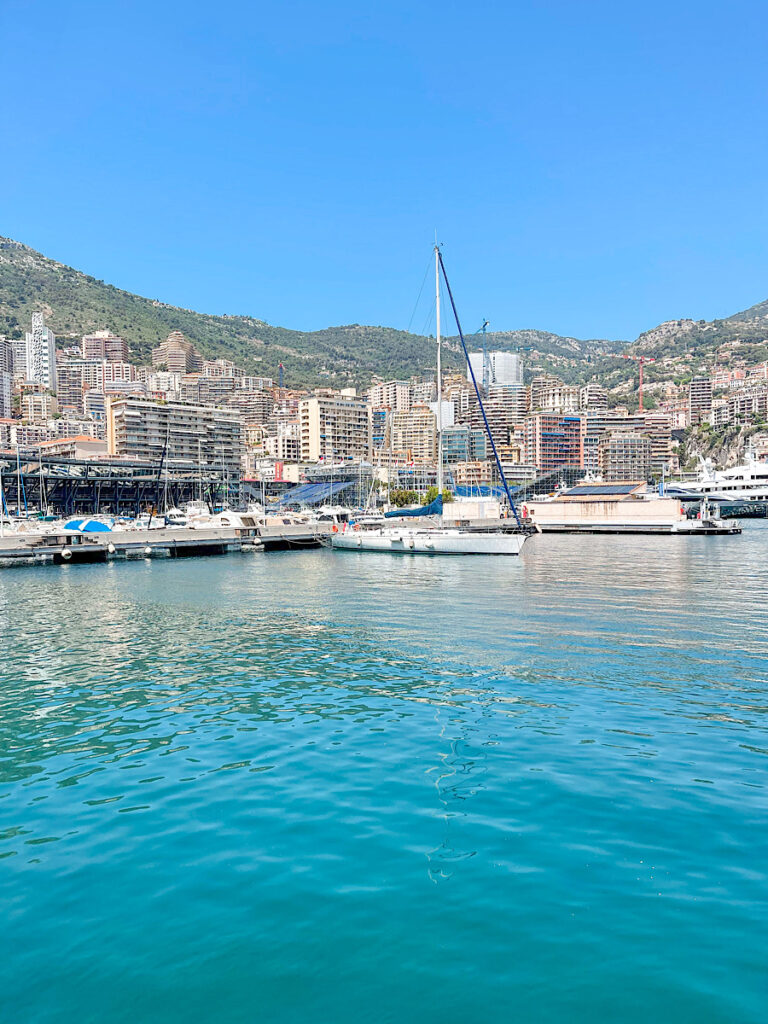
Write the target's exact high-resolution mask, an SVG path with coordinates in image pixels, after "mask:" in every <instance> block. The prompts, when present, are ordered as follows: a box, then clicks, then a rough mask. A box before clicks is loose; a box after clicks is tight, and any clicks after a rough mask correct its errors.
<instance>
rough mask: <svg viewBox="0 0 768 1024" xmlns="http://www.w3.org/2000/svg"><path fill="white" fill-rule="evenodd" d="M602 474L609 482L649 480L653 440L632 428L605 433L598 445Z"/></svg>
mask: <svg viewBox="0 0 768 1024" xmlns="http://www.w3.org/2000/svg"><path fill="white" fill-rule="evenodd" d="M598 457H599V461H600V475H601V476H602V478H603V480H605V481H606V482H608V483H611V482H616V481H619V480H647V479H648V477H649V475H650V472H651V440H650V438H648V437H646V436H645V435H644V434H636V433H634V432H633V431H630V430H614V431H611V433H609V434H604V435H603V436H602V437H601V438H600V442H599V445H598Z"/></svg>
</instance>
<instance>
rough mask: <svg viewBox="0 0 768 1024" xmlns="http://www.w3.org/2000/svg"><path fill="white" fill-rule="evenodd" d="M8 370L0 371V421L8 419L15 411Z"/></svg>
mask: <svg viewBox="0 0 768 1024" xmlns="http://www.w3.org/2000/svg"><path fill="white" fill-rule="evenodd" d="M12 380H13V378H12V377H11V374H10V373H9V372H8V370H0V420H4V419H8V418H9V417H10V415H11V412H12V410H13V405H12V395H11V382H12Z"/></svg>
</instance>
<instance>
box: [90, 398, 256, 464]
mask: <svg viewBox="0 0 768 1024" xmlns="http://www.w3.org/2000/svg"><path fill="white" fill-rule="evenodd" d="M106 412H107V441H108V445H109V454H110V455H122V456H127V457H129V458H135V459H147V460H149V461H152V462H157V461H158V460H159V459H160V457H161V456H162V453H163V451H164V450H165V452H166V456H165V457H166V458H167V459H168V460H169V461H173V460H175V459H176V460H184V461H186V462H194V463H197V464H198V465H200V466H201V467H206V468H208V469H215V470H221V471H224V472H228V473H229V474H230V475H233V476H234V475H237V474H239V472H240V456H241V452H242V431H243V422H242V419H241V418H240V416H239V415H238V414H237V413H236V412H235V411H234V410H231V409H214V408H211V407H209V406H199V405H182V404H181V403H177V402H165V403H164V402H152V401H150V400H149V399H146V398H134V397H130V398H108V399H107V410H106Z"/></svg>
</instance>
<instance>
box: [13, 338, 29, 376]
mask: <svg viewBox="0 0 768 1024" xmlns="http://www.w3.org/2000/svg"><path fill="white" fill-rule="evenodd" d="M10 346H11V364H12V370H13V379H14V381H17V382H18V381H23V380H26V379H27V339H26V337H24V338H14V339H13V340H12V341H11V342H10Z"/></svg>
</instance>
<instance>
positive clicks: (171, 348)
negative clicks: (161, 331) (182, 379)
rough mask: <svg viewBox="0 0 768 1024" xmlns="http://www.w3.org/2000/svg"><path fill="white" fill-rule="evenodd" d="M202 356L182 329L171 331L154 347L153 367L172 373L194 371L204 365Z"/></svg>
mask: <svg viewBox="0 0 768 1024" xmlns="http://www.w3.org/2000/svg"><path fill="white" fill-rule="evenodd" d="M202 362H203V359H202V356H201V355H200V353H199V352H197V351H195V348H194V346H193V345H192V343H191V342H189V341H187V339H186V338H185V337H184V335H183V334H182V333H181V331H171V333H170V334H169V335H168V337H167V338H166V339H165V341H163V342H161V343H160V344H159V345H158V346H157V348H153V349H152V367H153V369H155V370H159V369H166V370H168V371H169V372H170V373H194V372H195V371H198V370H200V368H201V366H202Z"/></svg>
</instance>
